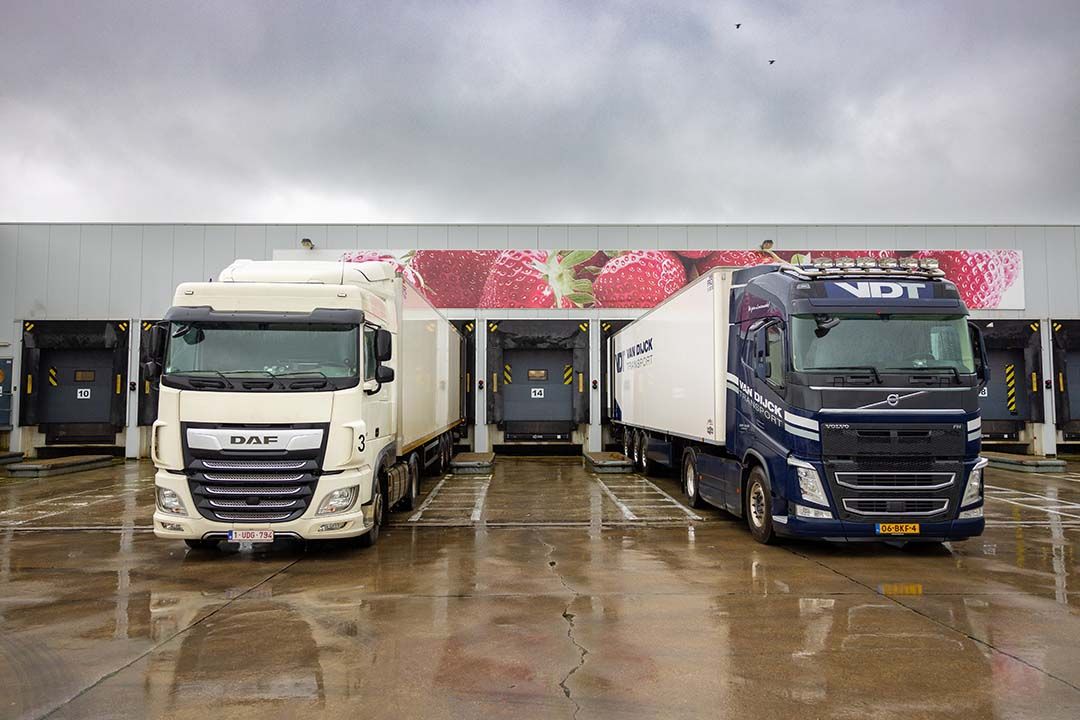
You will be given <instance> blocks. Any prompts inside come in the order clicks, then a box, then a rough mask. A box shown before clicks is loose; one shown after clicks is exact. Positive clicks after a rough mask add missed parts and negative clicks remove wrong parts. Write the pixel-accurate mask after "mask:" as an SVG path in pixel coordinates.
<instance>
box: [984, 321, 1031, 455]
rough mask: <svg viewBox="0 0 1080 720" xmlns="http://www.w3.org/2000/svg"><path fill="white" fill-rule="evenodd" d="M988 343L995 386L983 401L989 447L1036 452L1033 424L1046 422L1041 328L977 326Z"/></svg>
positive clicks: (997, 324) (990, 386)
mask: <svg viewBox="0 0 1080 720" xmlns="http://www.w3.org/2000/svg"><path fill="white" fill-rule="evenodd" d="M972 322H974V323H975V324H976V325H978V326H979V327H980V328H981V329H982V331H983V336H984V337H985V338H986V349H987V357H988V359H989V362H990V382H989V383H988V384H987V386H986V388H985V389H984V391H983V393H984V394H983V395H982V396H981V397H980V401H979V405H980V407H981V410H982V434H983V442H984V443H986V444H987V445H996V446H1000V448H999V449H1013V450H1022V451H1025V452H1030V451H1031V447H1030V446H1031V442H1032V427H1031V426H1032V424H1033V423H1041V422H1043V417H1044V411H1043V398H1042V389H1041V376H1042V351H1041V345H1040V342H1041V336H1040V331H1041V324H1040V322H1039V321H1038V320H973V321H972Z"/></svg>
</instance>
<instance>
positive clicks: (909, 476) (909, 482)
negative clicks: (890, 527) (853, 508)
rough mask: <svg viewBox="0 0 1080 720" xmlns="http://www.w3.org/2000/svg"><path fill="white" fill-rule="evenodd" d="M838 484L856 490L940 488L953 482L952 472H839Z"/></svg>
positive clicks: (837, 475) (836, 474)
mask: <svg viewBox="0 0 1080 720" xmlns="http://www.w3.org/2000/svg"><path fill="white" fill-rule="evenodd" d="M835 476H836V484H837V485H843V486H844V487H847V488H854V489H856V490H940V489H942V488H947V487H949V486H950V485H952V484H953V480H954V478H955V477H956V474H955V473H950V472H837V473H835Z"/></svg>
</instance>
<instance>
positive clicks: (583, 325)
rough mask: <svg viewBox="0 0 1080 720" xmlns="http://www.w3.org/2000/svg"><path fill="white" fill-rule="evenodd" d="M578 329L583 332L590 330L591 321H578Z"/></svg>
mask: <svg viewBox="0 0 1080 720" xmlns="http://www.w3.org/2000/svg"><path fill="white" fill-rule="evenodd" d="M577 329H578V330H580V331H581V332H583V333H587V332H589V323H588V321H586V322H583V323H578V326H577Z"/></svg>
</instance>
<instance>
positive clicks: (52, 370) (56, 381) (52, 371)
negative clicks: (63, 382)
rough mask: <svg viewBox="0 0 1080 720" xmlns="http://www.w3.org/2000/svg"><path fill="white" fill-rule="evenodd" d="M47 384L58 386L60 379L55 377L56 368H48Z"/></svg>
mask: <svg viewBox="0 0 1080 720" xmlns="http://www.w3.org/2000/svg"><path fill="white" fill-rule="evenodd" d="M49 384H50V385H52V386H53V387H60V381H59V379H58V378H57V377H56V368H54V367H51V368H49Z"/></svg>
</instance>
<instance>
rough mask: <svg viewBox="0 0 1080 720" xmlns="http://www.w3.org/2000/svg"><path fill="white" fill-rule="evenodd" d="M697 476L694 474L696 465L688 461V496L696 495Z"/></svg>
mask: <svg viewBox="0 0 1080 720" xmlns="http://www.w3.org/2000/svg"><path fill="white" fill-rule="evenodd" d="M696 483H697V478H696V477H695V476H694V466H693V464H691V463H686V496H687V497H691V498H692V497H694V495H695V494H696V490H697V488H696V487H695V486H696Z"/></svg>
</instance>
